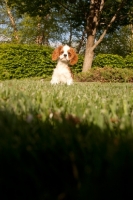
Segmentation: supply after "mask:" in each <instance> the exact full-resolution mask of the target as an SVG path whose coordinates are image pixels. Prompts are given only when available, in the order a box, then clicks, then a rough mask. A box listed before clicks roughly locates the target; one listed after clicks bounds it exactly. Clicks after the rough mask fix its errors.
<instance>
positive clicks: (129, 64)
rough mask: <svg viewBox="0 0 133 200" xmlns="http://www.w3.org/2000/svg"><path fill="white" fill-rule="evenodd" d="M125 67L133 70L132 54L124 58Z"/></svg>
mask: <svg viewBox="0 0 133 200" xmlns="http://www.w3.org/2000/svg"><path fill="white" fill-rule="evenodd" d="M125 63H126V67H129V68H133V52H132V53H131V54H129V55H127V56H126V58H125Z"/></svg>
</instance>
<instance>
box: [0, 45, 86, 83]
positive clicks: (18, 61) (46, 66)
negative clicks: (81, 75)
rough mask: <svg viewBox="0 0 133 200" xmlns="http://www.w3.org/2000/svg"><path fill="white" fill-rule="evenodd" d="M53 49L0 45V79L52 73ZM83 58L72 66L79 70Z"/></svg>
mask: <svg viewBox="0 0 133 200" xmlns="http://www.w3.org/2000/svg"><path fill="white" fill-rule="evenodd" d="M52 51H53V49H52V48H50V47H46V46H45V47H44V46H37V45H22V44H19V45H17V44H1V45H0V79H1V80H4V79H12V78H17V79H19V78H27V77H43V78H46V77H48V76H51V75H52V72H53V69H54V68H55V65H56V62H53V61H52V60H51V54H52ZM82 62H83V58H82V57H81V56H79V62H78V63H77V65H75V66H74V67H73V68H72V71H73V72H74V73H76V72H80V71H81V68H82Z"/></svg>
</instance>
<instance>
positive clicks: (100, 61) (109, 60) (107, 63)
mask: <svg viewBox="0 0 133 200" xmlns="http://www.w3.org/2000/svg"><path fill="white" fill-rule="evenodd" d="M93 67H117V68H118V67H119V68H123V67H125V61H124V59H123V58H122V57H121V56H119V55H113V54H98V55H97V56H96V58H95V59H94V61H93Z"/></svg>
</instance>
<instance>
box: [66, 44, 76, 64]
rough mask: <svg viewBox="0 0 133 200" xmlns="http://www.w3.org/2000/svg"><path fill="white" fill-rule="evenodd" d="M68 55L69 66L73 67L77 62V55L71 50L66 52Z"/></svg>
mask: <svg viewBox="0 0 133 200" xmlns="http://www.w3.org/2000/svg"><path fill="white" fill-rule="evenodd" d="M68 52H69V53H70V65H74V64H76V63H77V62H78V55H77V54H76V52H75V50H74V49H73V48H70V50H69V51H68Z"/></svg>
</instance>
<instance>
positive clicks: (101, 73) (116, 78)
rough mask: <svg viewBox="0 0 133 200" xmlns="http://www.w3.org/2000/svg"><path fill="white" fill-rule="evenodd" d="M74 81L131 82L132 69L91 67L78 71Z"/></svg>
mask: <svg viewBox="0 0 133 200" xmlns="http://www.w3.org/2000/svg"><path fill="white" fill-rule="evenodd" d="M75 81H81V82H93V81H100V82H133V70H132V69H127V68H124V69H120V68H111V67H104V68H92V69H91V70H90V71H88V72H86V73H84V72H81V73H78V74H76V75H75Z"/></svg>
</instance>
